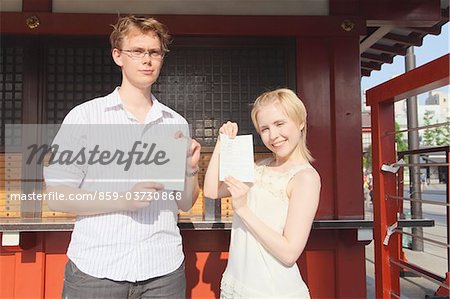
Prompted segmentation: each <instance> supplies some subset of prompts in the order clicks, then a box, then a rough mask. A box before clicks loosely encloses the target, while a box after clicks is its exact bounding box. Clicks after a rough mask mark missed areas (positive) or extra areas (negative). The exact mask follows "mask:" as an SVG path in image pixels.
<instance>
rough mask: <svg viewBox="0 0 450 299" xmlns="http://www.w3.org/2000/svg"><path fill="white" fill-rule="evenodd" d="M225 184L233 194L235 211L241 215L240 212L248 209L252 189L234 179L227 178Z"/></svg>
mask: <svg viewBox="0 0 450 299" xmlns="http://www.w3.org/2000/svg"><path fill="white" fill-rule="evenodd" d="M224 183H225V184H226V185H227V189H228V191H229V192H230V193H231V196H232V204H233V210H234V212H236V213H237V214H238V215H239V212H240V211H241V210H242V209H243V208H246V207H247V193H248V190H250V187H249V186H248V185H246V184H244V183H242V182H241V181H238V180H236V179H235V178H233V177H226V178H225V181H224Z"/></svg>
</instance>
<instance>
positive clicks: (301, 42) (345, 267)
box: [297, 33, 366, 298]
mask: <svg viewBox="0 0 450 299" xmlns="http://www.w3.org/2000/svg"><path fill="white" fill-rule="evenodd" d="M297 91H298V93H299V96H300V97H301V99H302V100H303V101H304V102H305V105H306V107H307V110H308V121H309V123H308V145H309V147H310V149H311V152H312V154H313V156H314V157H315V158H316V161H317V162H316V163H315V164H314V165H315V166H316V167H317V169H318V171H319V173H320V174H321V178H322V194H321V202H320V206H319V211H318V214H317V218H319V219H363V218H364V206H363V204H364V203H363V197H362V194H363V191H362V141H361V98H360V66H359V36H358V35H357V34H353V33H349V35H348V36H342V37H330V38H298V39H297ZM323 234H329V232H323V231H317V232H315V233H314V234H313V235H312V236H311V240H310V241H311V242H313V243H316V244H319V245H318V246H317V247H316V250H314V249H312V251H313V252H310V251H307V252H306V253H305V255H306V259H307V261H306V263H307V271H306V272H307V273H306V274H305V276H307V280H308V284H309V285H310V290H311V295H312V297H313V298H314V297H317V298H318V297H322V296H325V297H326V296H327V295H330V294H333V297H336V298H363V297H365V296H366V271H365V258H364V257H365V250H364V245H365V244H363V243H360V242H358V241H357V236H356V233H355V230H349V231H343V230H342V231H336V232H334V242H333V244H331V245H330V246H331V248H328V250H325V248H327V246H326V245H325V242H328V240H329V239H328V238H324V237H323V236H322V235H323ZM317 242H318V243H317ZM320 247H322V248H320ZM324 261H327V264H328V263H329V264H328V265H327V266H326V265H324ZM314 268H321V269H322V270H321V271H320V272H321V274H322V276H321V277H316V275H319V274H318V273H316V271H314V270H313V269H314ZM324 272H327V273H330V272H331V273H333V275H332V276H323V273H324ZM348 273H352V278H351V279H350V277H349V275H348ZM326 277H328V280H327V281H323V279H324V278H326ZM316 282H320V284H319V285H318V284H316ZM325 286H326V287H325ZM327 288H331V289H329V290H328V291H327V292H325V293H324V289H327ZM332 288H334V290H332ZM330 291H331V293H330Z"/></svg>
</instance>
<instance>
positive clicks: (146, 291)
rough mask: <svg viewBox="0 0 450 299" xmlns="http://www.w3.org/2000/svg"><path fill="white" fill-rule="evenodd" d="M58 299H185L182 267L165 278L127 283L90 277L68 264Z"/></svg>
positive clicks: (71, 263)
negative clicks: (60, 296)
mask: <svg viewBox="0 0 450 299" xmlns="http://www.w3.org/2000/svg"><path fill="white" fill-rule="evenodd" d="M62 298H64V299H66V298H67V299H72V298H89V299H92V298H129V299H132V298H186V277H185V273H184V263H183V264H182V265H181V266H180V267H179V268H178V269H177V270H175V271H174V272H172V273H169V274H167V275H164V276H160V277H155V278H150V279H148V280H144V281H138V282H129V281H114V280H110V279H107V278H96V277H92V276H90V275H88V274H86V273H83V272H81V271H80V269H78V268H77V266H75V264H74V263H73V262H72V261H71V260H69V261H68V262H67V264H66V269H65V272H64V286H63V294H62Z"/></svg>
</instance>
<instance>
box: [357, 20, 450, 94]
mask: <svg viewBox="0 0 450 299" xmlns="http://www.w3.org/2000/svg"><path fill="white" fill-rule="evenodd" d="M448 27H449V23H447V24H445V25H444V26H443V27H442V31H441V34H440V35H438V36H435V35H427V36H426V37H425V38H424V40H423V43H422V46H421V47H414V53H415V54H416V67H418V66H421V65H423V64H425V63H427V62H430V61H431V60H434V59H436V58H438V57H441V56H442V55H445V54H448V53H449V52H450V51H449V47H450V46H449V40H450V38H449V32H448ZM404 72H405V57H404V56H396V57H395V58H394V61H393V62H392V64H388V63H385V64H383V66H382V67H381V70H380V71H372V73H371V76H370V77H363V78H362V79H361V92H364V91H365V90H367V89H370V88H372V87H373V86H376V85H378V84H380V83H383V82H385V81H387V80H389V79H391V78H392V77H394V76H397V75H400V74H402V73H404ZM444 88H445V87H444ZM446 90H447V91H446V92H448V87H447V88H446Z"/></svg>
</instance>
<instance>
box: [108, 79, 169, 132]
mask: <svg viewBox="0 0 450 299" xmlns="http://www.w3.org/2000/svg"><path fill="white" fill-rule="evenodd" d="M151 96H152V108H151V109H150V112H149V113H148V115H147V119H146V123H147V122H151V121H155V120H157V119H159V118H172V117H174V115H173V112H172V110H171V109H170V108H168V107H167V106H165V105H163V104H161V103H160V102H159V101H158V99H157V98H156V97H155V96H154V95H153V94H152V95H151ZM118 110H125V109H124V108H123V104H122V101H121V99H120V95H119V87H116V88H115V89H114V91H113V92H112V93H111V94H110V95H109V96H108V97H107V99H106V105H105V112H109V111H118Z"/></svg>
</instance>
